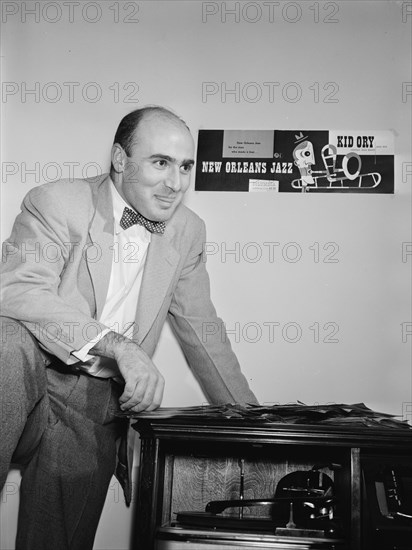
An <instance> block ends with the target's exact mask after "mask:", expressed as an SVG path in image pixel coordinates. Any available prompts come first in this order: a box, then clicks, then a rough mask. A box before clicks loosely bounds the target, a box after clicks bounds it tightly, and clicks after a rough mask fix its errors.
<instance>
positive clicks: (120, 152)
mask: <svg viewBox="0 0 412 550" xmlns="http://www.w3.org/2000/svg"><path fill="white" fill-rule="evenodd" d="M111 160H112V166H113V168H114V170H115V172H117V173H118V174H120V173H121V172H123V171H124V168H125V166H126V153H125V152H124V149H123V147H122V146H121V145H119V144H118V143H114V144H113V146H112V153H111Z"/></svg>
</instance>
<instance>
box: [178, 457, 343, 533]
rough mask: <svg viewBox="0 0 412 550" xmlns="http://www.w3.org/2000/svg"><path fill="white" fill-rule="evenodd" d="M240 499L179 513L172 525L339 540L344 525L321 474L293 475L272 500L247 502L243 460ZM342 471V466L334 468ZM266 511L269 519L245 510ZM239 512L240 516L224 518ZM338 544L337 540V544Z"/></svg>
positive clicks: (328, 483) (331, 489) (327, 481)
mask: <svg viewBox="0 0 412 550" xmlns="http://www.w3.org/2000/svg"><path fill="white" fill-rule="evenodd" d="M239 462H240V483H239V487H240V492H239V498H238V499H233V500H215V501H210V502H208V503H207V505H206V507H205V511H204V512H193V511H180V512H178V513H177V517H176V523H174V524H173V525H175V526H180V527H192V528H204V529H207V528H210V529H222V530H237V531H252V532H260V533H262V532H263V533H272V534H275V535H283V536H291V537H315V538H325V537H326V538H331V539H332V538H337V537H338V536H339V535H340V533H341V532H342V525H341V522H340V520H339V519H338V517H336V507H337V501H336V499H335V497H334V483H333V481H332V479H331V478H330V477H329V476H328V475H326V474H325V473H323V472H322V471H321V468H322V467H323V466H314V467H313V468H312V470H309V471H300V470H297V471H295V472H291V473H289V474H287V475H286V476H284V477H283V478H282V479H281V480H280V481H279V482H278V484H277V488H276V492H275V495H274V497H273V498H266V499H265V498H263V499H245V498H244V483H245V482H244V475H245V474H244V460H243V459H241V460H240V461H239ZM333 467H334V468H340V465H333ZM257 506H259V507H265V508H266V509H267V510H268V514H267V516H268V517H256V516H253V512H252V515H250V516H246V515H245V514H244V510H245V509H247V510H252V509H253V508H254V507H257ZM229 509H236V510H237V516H227V515H226V516H225V515H222V514H223V513H224V512H225V511H226V510H229ZM336 542H338V540H337V541H336Z"/></svg>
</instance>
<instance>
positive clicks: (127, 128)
mask: <svg viewBox="0 0 412 550" xmlns="http://www.w3.org/2000/svg"><path fill="white" fill-rule="evenodd" d="M150 114H158V115H163V116H166V117H169V118H172V119H174V120H177V121H179V122H181V123H182V124H184V125H185V126H186V128H187V129H188V130H189V127H188V126H187V124H186V122H185V121H184V120H183V119H181V118H180V117H179V116H178V115H176V114H175V113H173V112H172V111H170V110H169V109H166V108H165V107H161V106H159V105H149V106H147V107H142V108H140V109H136V110H135V111H132V112H131V113H129V114H128V115H126V116H125V117H123V118H122V120H121V121H120V124H119V126H118V128H117V131H116V135H115V136H114V141H113V143H118V144H119V145H121V146H122V147H123V149H124V151H125V153H126V155H127V156H128V157H130V156H131V153H132V146H133V141H134V135H135V132H136V130H137V127H138V126H139V124H140V122H141V121H142V120H143V118H144V117H145V116H147V115H150ZM189 131H190V130H189Z"/></svg>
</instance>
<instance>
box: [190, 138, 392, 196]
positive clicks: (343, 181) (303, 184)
mask: <svg viewBox="0 0 412 550" xmlns="http://www.w3.org/2000/svg"><path fill="white" fill-rule="evenodd" d="M393 141H394V139H393V134H392V132H390V131H385V130H382V131H358V130H357V131H346V130H345V131H343V130H199V140H198V149H197V165H196V183H195V189H196V191H250V192H263V191H275V192H280V193H302V192H311V193H393V192H394V143H393Z"/></svg>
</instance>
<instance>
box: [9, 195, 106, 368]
mask: <svg viewBox="0 0 412 550" xmlns="http://www.w3.org/2000/svg"><path fill="white" fill-rule="evenodd" d="M66 218H67V216H66V213H65V209H64V206H63V205H62V204H60V203H59V202H58V201H57V200H56V198H55V197H50V194H49V193H47V192H46V191H45V190H44V189H43V186H40V187H36V188H34V189H33V190H32V191H30V192H29V193H28V195H26V197H25V199H24V201H23V204H22V207H21V213H20V214H19V215H18V216H17V218H16V221H15V223H14V226H13V230H12V233H11V236H10V238H9V239H7V240H6V241H5V242H4V243H3V249H2V265H1V313H2V315H5V316H8V317H12V318H14V319H17V320H19V321H21V322H22V323H23V324H24V325H25V326H26V327H27V328H28V329H29V330H30V331H31V332H32V334H33V335H34V337H35V338H36V339H37V340H38V341H39V343H40V344H41V346H42V347H43V348H44V349H45V350H46V351H48V352H50V353H51V354H53V355H55V356H57V357H58V358H59V359H61V360H62V361H63V362H65V363H71V362H74V361H73V358H72V357H71V355H70V354H71V352H72V351H74V350H77V349H80V348H82V347H83V346H84V345H85V344H86V343H87V337H88V334H87V333H88V332H89V333H91V332H92V331H91V330H90V331H86V330H85V327H87V326H90V325H91V324H93V325H94V327H93V331H94V332H95V333H96V332H97V331H101V330H103V329H104V328H105V327H104V326H103V325H101V324H100V323H98V322H97V321H96V320H94V319H93V318H92V317H91V315H88V314H87V312H86V310H87V308H83V311H82V310H81V308H80V309H79V308H78V307H76V304H72V303H70V302H69V301H67V300H63V299H62V298H61V297H60V296H59V285H60V284H61V275H62V273H63V271H64V270H65V269H66V267H67V264H68V262H70V261H71V259H72V256H71V255H72V252H73V250H74V249H75V245H76V244H79V243H76V242H73V238H72V236H71V235H70V232H69V230H68V227H67V222H66Z"/></svg>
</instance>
